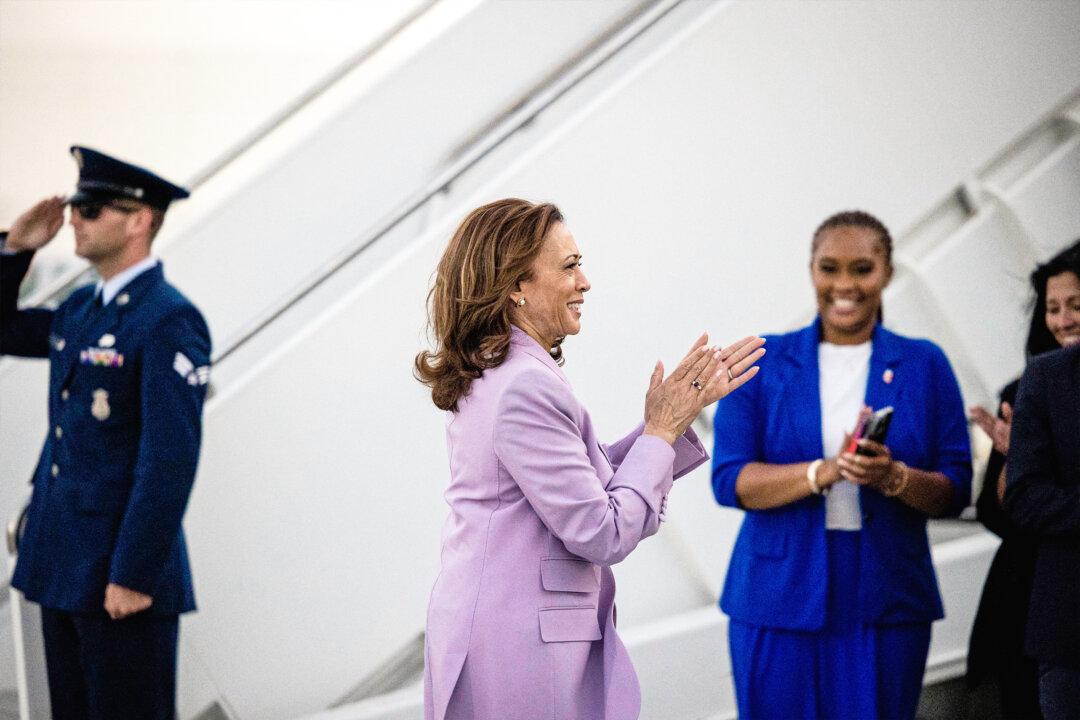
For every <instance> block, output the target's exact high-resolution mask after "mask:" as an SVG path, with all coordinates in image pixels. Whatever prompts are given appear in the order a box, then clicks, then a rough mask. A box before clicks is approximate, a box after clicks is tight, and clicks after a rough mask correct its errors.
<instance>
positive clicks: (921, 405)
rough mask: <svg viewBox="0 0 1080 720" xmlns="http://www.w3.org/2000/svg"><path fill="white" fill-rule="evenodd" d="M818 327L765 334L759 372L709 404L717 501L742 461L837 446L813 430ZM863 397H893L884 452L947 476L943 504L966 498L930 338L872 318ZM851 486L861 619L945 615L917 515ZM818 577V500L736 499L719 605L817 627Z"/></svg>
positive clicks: (949, 383) (962, 460) (938, 356)
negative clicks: (754, 504) (858, 535)
mask: <svg viewBox="0 0 1080 720" xmlns="http://www.w3.org/2000/svg"><path fill="white" fill-rule="evenodd" d="M820 333H821V325H820V320H815V321H814V323H813V324H811V325H810V326H809V327H806V328H803V329H801V330H797V331H795V332H791V333H787V334H786V335H773V336H769V337H768V344H767V345H766V347H768V349H769V352H768V354H767V355H766V356H765V357H763V358H762V360H761V362H760V366H761V372H760V374H759V376H758V378H757V379H756V380H755V381H754V382H752V383H750V384H748V385H747V386H746V387H745V388H743V389H742V390H740V391H739V392H737V393H733V394H732V395H730V396H728V397H726V398H724V399H723V400H721V401H720V403H719V404H718V406H717V411H716V417H715V421H714V424H715V449H714V451H713V464H712V487H713V493H714V494H715V496H716V500H717V502H719V503H720V504H721V505H727V506H730V507H740V505H739V501H738V499H737V498H736V496H735V480H736V478H738V476H739V472H740V471H741V470H742V469H743V466H744V465H746V464H747V463H749V462H763V463H775V464H787V463H798V462H807V461H811V460H816V459H817V458H821V457H829V456H834V455H836V453H837V448H823V447H822V440H821V399H820V393H819V382H818V341H819V338H820ZM866 404H867V405H870V406H871V407H873V408H874V409H879V408H882V407H885V406H887V405H892V406H893V407H894V408H895V409H896V410H895V413H894V415H893V419H892V424H891V426H890V428H889V434H888V437H887V439H886V444H887V445H888V446H889V449H890V450H891V451H892V455H893V457H894V458H895V459H897V460H903V461H904V462H905V463H907V464H908V465H909V466H910V467H913V468H918V469H920V470H927V471H936V472H941V473H944V474H945V476H946V477H948V478H949V481H950V482H951V483H952V486H953V495H952V500H951V502H950V503H949V507H948V508H947V510H946V511H945V513H943V514H945V515H950V514H951V515H955V514H957V513H959V512H960V511H961V510H962V509H963V508H964V507H965V506H967V505H968V504H969V502H970V496H971V449H970V440H969V438H968V432H967V420H966V416H965V414H964V405H963V402H962V400H961V398H960V388H959V386H958V385H957V382H956V377H955V376H954V375H953V372H952V368H951V367H950V366H949V361H948V360H947V359H946V358H945V354H944V353H943V352H942V351H941V349H940V348H939V347H938V346H937V345H935V344H934V343H932V342H930V341H929V340H915V339H911V338H906V337H902V336H900V335H897V334H895V333H892V332H890V331H888V330H886V329H885V328H883V327H881V326H880V325H878V326H877V327H876V328H875V329H874V335H873V350H872V352H871V355H870V375H869V379H868V381H867V388H866ZM852 422H853V423H854V418H853V419H852ZM859 497H860V500H861V505H862V513H863V517H862V525H863V528H862V542H861V543H860V557H859V562H860V576H861V577H862V579H863V583H862V587H861V588H860V593H859V594H860V603H859V606H860V608H861V609H862V612H863V621H864V622H868V623H875V624H893V623H906V622H931V621H933V620H936V619H938V618H941V617H944V609H943V607H942V604H941V594H940V592H939V591H938V586H937V578H936V577H935V575H934V568H933V565H932V564H931V561H930V545H929V541H928V540H927V536H926V521H927V516H926V515H925V514H924V513H922V512H920V511H918V510H915V509H914V508H911V507H909V506H907V505H905V504H904V503H902V502H900V501H899V500H898V499H896V498H890V497H886V496H885V495H883V494H881V493H880V492H878V491H877V490H874V489H871V488H869V487H861V488H860V495H859ZM827 583H828V567H827V562H826V547H825V501H824V498H822V497H820V496H817V495H811V496H809V497H807V498H804V499H802V500H799V501H796V502H794V503H790V504H788V505H784V506H782V507H778V508H772V509H769V510H747V511H746V515H745V517H744V519H743V523H742V528H741V529H740V530H739V536H738V539H737V540H736V541H735V548H734V550H733V552H732V556H731V562H730V564H729V565H728V572H727V579H726V580H725V582H724V589H723V593H722V595H721V597H720V607H721V609H722V610H723V611H724V612H725V613H727V614H728V615H729V616H730V617H731V618H732V619H734V620H738V621H741V622H744V623H749V624H753V625H759V626H765V627H774V628H785V629H791V630H818V629H820V628H821V627H822V626H823V624H824V621H825V597H826V585H827Z"/></svg>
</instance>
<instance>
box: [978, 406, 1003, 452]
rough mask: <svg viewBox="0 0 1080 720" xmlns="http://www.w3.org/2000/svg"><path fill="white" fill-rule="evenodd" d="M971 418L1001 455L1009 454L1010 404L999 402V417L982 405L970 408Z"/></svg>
mask: <svg viewBox="0 0 1080 720" xmlns="http://www.w3.org/2000/svg"><path fill="white" fill-rule="evenodd" d="M971 419H972V420H974V421H975V424H976V425H978V426H979V427H981V428H982V430H983V432H984V433H986V434H987V435H989V436H990V440H991V442H993V443H994V449H995V450H997V451H998V452H999V453H1001V454H1002V455H1008V454H1009V433H1010V432H1012V406H1011V405H1009V403H1007V402H1003V403H1001V417H995V416H993V415H991V414H990V412H989V411H988V410H987V409H986V408H984V407H983V406H982V405H975V406H974V407H972V408H971Z"/></svg>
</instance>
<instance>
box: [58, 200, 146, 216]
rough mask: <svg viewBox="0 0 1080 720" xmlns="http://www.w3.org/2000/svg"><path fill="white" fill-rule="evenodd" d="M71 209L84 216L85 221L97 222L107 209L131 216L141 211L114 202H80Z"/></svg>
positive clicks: (75, 203)
mask: <svg viewBox="0 0 1080 720" xmlns="http://www.w3.org/2000/svg"><path fill="white" fill-rule="evenodd" d="M71 208H72V209H73V210H75V211H77V212H78V213H79V214H80V215H82V216H83V218H84V219H85V220H97V219H98V217H100V216H101V211H102V210H103V209H105V208H112V209H113V210H116V211H118V212H122V213H124V214H130V213H133V212H136V211H137V210H138V209H139V208H137V207H131V206H130V205H117V204H116V203H115V202H113V201H112V200H100V201H99V200H80V201H79V202H73V203H71Z"/></svg>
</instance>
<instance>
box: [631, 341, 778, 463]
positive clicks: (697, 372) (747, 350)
mask: <svg viewBox="0 0 1080 720" xmlns="http://www.w3.org/2000/svg"><path fill="white" fill-rule="evenodd" d="M708 341H709V334H708V333H703V334H702V335H701V337H699V338H698V339H697V341H696V342H695V343H694V345H693V347H691V348H690V352H688V353H687V354H686V356H685V357H684V358H683V359H682V361H681V362H680V363H679V364H678V366H677V367H676V368H675V370H674V371H673V372H672V373H671V374H670V375H668V376H667V378H664V364H663V363H662V362H660V361H657V363H656V366H655V367H654V368H653V373H652V377H651V378H650V379H649V390H648V392H647V393H646V394H645V434H646V435H656V436H657V437H660V438H663V439H664V440H666V441H667V442H668V443H669V444H671V443H674V442H675V440H676V438H678V437H679V436H680V435H682V434H683V433H684V432H686V429H687V428H688V427H690V423H692V422H693V421H694V418H696V417H697V416H698V414H699V413H701V411H702V410H703V409H704V408H706V407H708V406H709V405H711V404H713V403H714V402H716V401H717V400H719V399H721V398H723V397H724V396H726V395H728V394H729V393H731V392H733V391H734V390H736V389H738V388H740V387H742V386H743V385H745V384H746V383H747V382H749V381H750V380H751V379H753V377H754V376H755V375H757V373H758V369H759V368H758V367H757V366H756V365H754V363H756V362H757V361H758V360H760V359H761V357H762V356H763V355H764V354H765V348H764V347H763V345H765V340H764V339H763V338H760V337H756V336H750V337H745V338H743V339H742V340H739V341H737V342H734V343H732V344H731V345H728V346H727V347H725V348H722V349H721V348H718V347H716V346H710V345H707V344H706V343H708Z"/></svg>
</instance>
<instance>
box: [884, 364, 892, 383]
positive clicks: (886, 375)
mask: <svg viewBox="0 0 1080 720" xmlns="http://www.w3.org/2000/svg"><path fill="white" fill-rule="evenodd" d="M881 379H882V380H884V381H885V384H886V385H889V384H891V383H892V379H893V371H892V368H886V369H885V372H883V373H882V374H881Z"/></svg>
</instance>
